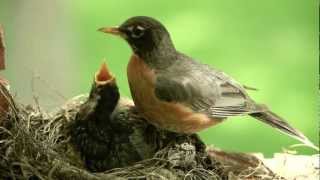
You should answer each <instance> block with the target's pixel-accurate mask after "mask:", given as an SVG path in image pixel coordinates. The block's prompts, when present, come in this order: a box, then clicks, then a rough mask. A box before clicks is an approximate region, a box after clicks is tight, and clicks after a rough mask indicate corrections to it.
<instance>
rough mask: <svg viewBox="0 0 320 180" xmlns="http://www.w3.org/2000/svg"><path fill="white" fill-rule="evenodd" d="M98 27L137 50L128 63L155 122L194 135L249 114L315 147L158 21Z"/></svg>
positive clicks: (139, 101) (139, 99) (142, 104)
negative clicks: (184, 48) (181, 45)
mask: <svg viewBox="0 0 320 180" xmlns="http://www.w3.org/2000/svg"><path fill="white" fill-rule="evenodd" d="M99 31H102V32H105V33H110V34H114V35H118V36H120V37H122V38H123V39H125V40H126V41H127V42H128V44H129V45H130V47H131V48H132V51H133V54H132V56H131V58H130V62H129V64H128V67H127V75H128V81H129V86H130V90H131V95H132V98H133V100H134V103H135V105H136V107H137V108H138V110H139V111H140V112H141V113H142V114H143V116H144V117H145V118H146V119H147V120H148V121H149V122H150V123H151V124H153V125H155V126H157V127H160V128H164V129H167V130H170V131H174V132H179V133H195V132H198V131H200V130H203V129H205V128H208V127H210V126H214V125H216V124H218V123H220V122H223V121H224V120H225V119H226V118H228V117H232V116H239V115H250V116H252V117H254V118H256V119H258V120H260V121H262V122H264V123H266V124H269V125H271V126H272V127H275V128H277V129H278V130H280V131H281V132H283V133H285V134H288V135H290V136H292V137H293V138H295V139H297V140H299V141H301V142H303V143H305V144H307V145H310V146H312V147H315V146H314V145H313V143H311V142H310V141H309V140H308V138H306V137H305V136H304V135H303V134H302V133H301V132H300V131H298V130H297V129H295V128H293V127H292V126H290V125H289V124H288V123H287V122H286V121H285V120H284V119H283V118H281V117H279V116H278V115H277V114H275V113H273V112H272V111H270V110H269V109H268V108H267V107H266V106H265V105H261V104H257V103H256V102H255V101H254V100H252V99H251V98H250V97H249V95H248V94H247V92H246V88H245V87H244V86H243V85H241V84H239V83H238V82H237V81H235V80H234V79H233V78H231V77H230V76H228V75H227V74H225V73H224V72H222V71H219V70H217V69H214V68H211V67H209V66H208V65H205V64H201V63H199V62H197V61H195V60H194V59H192V58H191V57H189V56H187V55H185V54H183V53H181V52H179V51H177V50H176V48H175V46H174V44H173V42H172V40H171V38H170V34H169V32H168V31H167V29H166V28H165V27H164V25H162V24H161V23H160V22H159V21H158V20H156V19H153V18H151V17H146V16H136V17H132V18H129V19H128V20H126V21H125V22H124V23H123V24H121V25H120V26H119V27H107V28H100V29H99ZM315 148H316V147H315Z"/></svg>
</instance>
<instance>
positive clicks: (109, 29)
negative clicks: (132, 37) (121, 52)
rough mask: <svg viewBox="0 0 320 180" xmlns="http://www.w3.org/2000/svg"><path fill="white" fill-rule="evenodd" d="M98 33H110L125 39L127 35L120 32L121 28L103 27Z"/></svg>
mask: <svg viewBox="0 0 320 180" xmlns="http://www.w3.org/2000/svg"><path fill="white" fill-rule="evenodd" d="M98 31H100V32H104V33H108V34H113V35H116V36H120V37H123V38H124V37H125V34H124V33H123V32H121V31H120V30H119V27H103V28H100V29H98Z"/></svg>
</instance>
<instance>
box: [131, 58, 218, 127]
mask: <svg viewBox="0 0 320 180" xmlns="http://www.w3.org/2000/svg"><path fill="white" fill-rule="evenodd" d="M127 75H128V81H129V85H130V90H131V95H132V98H133V101H134V103H135V106H136V107H137V108H138V110H139V111H140V113H142V114H143V115H144V117H145V118H146V119H147V120H148V121H149V122H150V123H151V124H153V125H155V126H158V127H160V128H164V129H167V130H171V131H174V132H183V133H194V132H197V131H199V130H201V129H204V128H207V127H209V126H211V125H213V124H215V123H216V121H213V120H212V119H209V118H208V117H207V116H206V115H204V114H200V113H195V112H193V111H192V110H191V109H190V108H188V107H186V106H184V105H183V104H181V103H171V102H165V101H161V100H159V99H158V98H157V97H156V95H155V93H154V92H155V91H154V89H155V81H156V75H155V72H154V70H153V69H151V68H149V67H148V66H147V65H146V64H145V63H144V62H143V61H142V60H141V59H140V58H139V57H138V56H137V55H132V57H131V59H130V62H129V64H128V69H127Z"/></svg>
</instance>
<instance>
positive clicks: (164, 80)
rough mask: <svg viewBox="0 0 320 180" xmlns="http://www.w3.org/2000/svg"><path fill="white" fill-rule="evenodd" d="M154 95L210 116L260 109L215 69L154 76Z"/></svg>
mask: <svg viewBox="0 0 320 180" xmlns="http://www.w3.org/2000/svg"><path fill="white" fill-rule="evenodd" d="M155 94H156V96H157V98H159V99H161V100H163V101H167V102H175V103H181V104H184V105H186V106H188V107H190V108H191V109H193V110H194V111H196V112H201V113H205V114H207V115H208V116H210V117H221V118H223V117H229V116H237V115H245V114H250V113H254V112H259V111H261V110H260V108H259V106H257V105H256V104H255V103H254V102H253V101H252V100H251V99H250V98H249V97H248V95H247V94H246V93H245V90H244V88H243V87H241V85H239V84H238V83H236V82H233V81H232V79H231V78H230V77H229V76H227V75H226V74H224V73H220V72H219V71H210V73H208V71H203V69H202V70H201V71H198V70H197V69H193V73H192V74H191V73H179V74H176V75H173V74H170V73H163V74H161V75H159V76H158V77H157V80H156V86H155Z"/></svg>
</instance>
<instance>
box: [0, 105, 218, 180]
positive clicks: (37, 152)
mask: <svg viewBox="0 0 320 180" xmlns="http://www.w3.org/2000/svg"><path fill="white" fill-rule="evenodd" d="M81 103H82V101H72V103H71V104H70V103H69V104H68V105H67V106H65V107H63V108H62V109H61V110H59V112H57V113H55V114H47V113H44V112H42V111H41V110H40V109H38V108H34V107H31V106H21V105H19V106H18V107H17V106H16V105H14V103H13V102H11V112H10V113H9V116H8V118H7V122H10V123H6V127H3V126H1V127H0V155H1V158H0V179H5V178H12V179H34V178H35V179H115V178H118V179H122V178H123V179H130V178H133V179H139V178H142V179H143V178H146V177H147V178H148V179H171V178H172V177H177V174H180V177H182V178H185V179H199V178H200V179H220V178H219V176H218V175H216V174H215V173H214V172H213V171H208V170H205V169H200V168H199V169H193V170H191V171H189V172H188V173H187V174H185V175H184V172H183V171H181V170H179V169H176V170H175V169H170V166H171V165H172V164H174V163H171V162H170V161H169V160H168V159H165V157H168V154H169V153H170V152H168V151H172V149H166V148H165V149H162V150H161V151H160V152H158V153H157V154H156V155H155V158H153V159H148V160H144V161H141V162H138V163H136V164H135V165H133V166H130V167H125V168H116V169H112V170H109V171H105V172H103V173H91V172H89V171H87V170H86V169H85V168H84V167H83V164H82V161H81V159H80V157H79V155H78V154H77V153H76V152H75V151H73V148H72V147H71V146H70V144H69V137H68V133H67V129H68V128H67V127H68V123H69V122H70V121H72V120H73V119H74V117H75V114H76V113H77V110H78V108H79V106H80V104H81ZM37 107H39V106H37ZM186 158H187V157H186ZM164 167H166V168H164ZM172 168H174V167H172Z"/></svg>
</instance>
